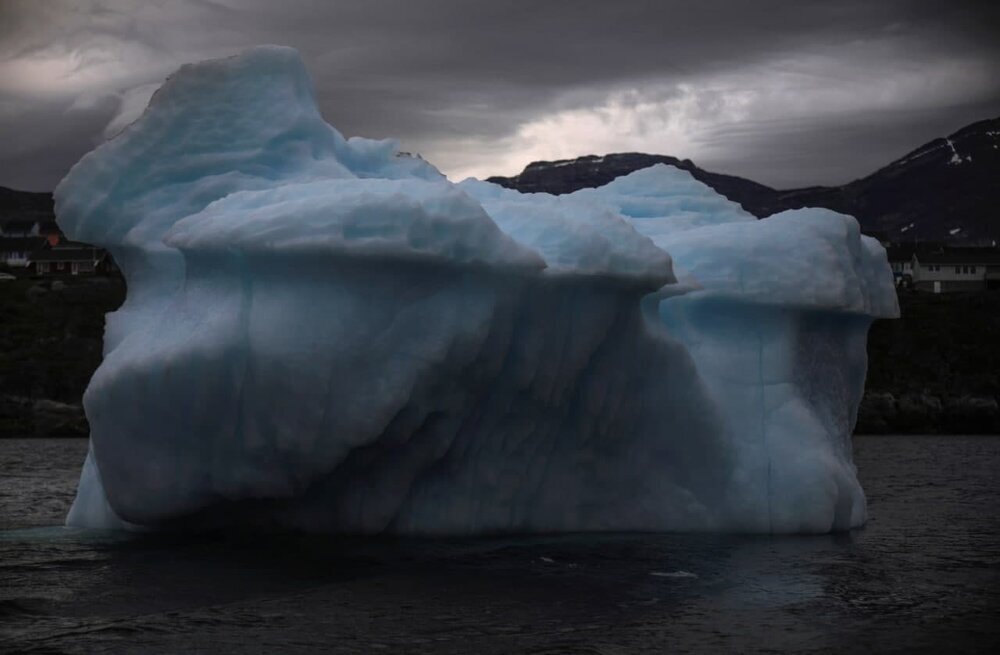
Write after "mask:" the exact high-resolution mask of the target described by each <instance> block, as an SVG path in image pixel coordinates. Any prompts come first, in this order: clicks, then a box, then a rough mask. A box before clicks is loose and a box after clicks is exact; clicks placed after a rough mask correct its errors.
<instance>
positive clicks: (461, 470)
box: [55, 46, 898, 535]
mask: <svg viewBox="0 0 1000 655" xmlns="http://www.w3.org/2000/svg"><path fill="white" fill-rule="evenodd" d="M55 198H56V212H57V216H58V221H59V224H60V225H61V227H62V228H63V230H65V232H66V233H67V234H68V235H69V236H70V237H71V238H73V239H79V240H83V241H88V242H91V243H95V244H99V245H101V246H103V247H105V248H107V249H108V250H109V251H110V252H111V253H112V254H113V256H114V258H115V260H116V261H117V262H118V264H119V266H120V267H121V269H122V272H123V274H124V276H125V278H126V281H127V286H128V294H127V299H126V301H125V303H124V304H123V305H122V307H121V308H120V309H118V310H117V311H116V312H113V313H111V314H109V315H108V317H107V326H106V330H105V348H104V359H103V362H102V364H101V365H100V367H99V368H98V370H97V371H96V372H95V374H94V376H93V378H92V380H91V382H90V385H89V387H88V389H87V391H86V394H85V396H84V407H85V409H86V413H87V417H88V419H89V421H90V425H91V441H90V450H89V454H88V456H87V460H86V462H85V464H84V467H83V471H82V474H81V479H80V484H79V489H78V493H77V497H76V500H75V501H74V503H73V506H72V508H71V510H70V512H69V515H68V517H67V523H68V524H69V525H71V526H78V527H87V528H104V529H108V528H112V529H133V530H189V529H206V528H228V527H233V528H251V529H264V530H268V529H292V530H306V531H323V532H341V533H357V534H379V533H395V534H447V535H457V534H483V533H498V532H556V531H591V530H593V531H598V530H618V531H625V530H643V531H731V532H765V533H767V532H770V533H793V532H828V531H831V530H846V529H850V528H852V527H856V526H859V525H861V524H863V523H864V521H865V518H866V510H865V497H864V493H863V491H862V489H861V486H860V484H859V483H858V479H857V475H856V471H855V468H854V465H853V463H852V455H851V442H850V434H851V431H852V428H853V425H854V421H855V416H856V412H857V408H858V404H859V402H860V397H861V393H862V390H863V387H864V377H865V367H866V355H865V342H866V334H867V329H868V327H869V325H870V324H871V322H872V321H873V320H874V319H875V318H880V317H893V316H896V315H897V313H898V308H897V304H896V296H895V292H894V289H893V285H892V275H891V272H890V270H889V267H888V264H887V261H886V256H885V252H884V250H883V249H882V248H881V246H880V245H879V244H878V243H877V242H875V241H874V240H872V239H870V238H868V237H865V236H863V235H861V234H860V232H859V229H858V225H857V222H856V221H855V220H854V219H853V218H851V217H849V216H844V215H841V214H837V213H834V212H830V211H826V210H817V209H803V210H797V211H790V212H784V213H782V214H778V215H775V216H772V217H769V218H766V219H763V220H756V219H755V218H753V217H752V216H750V215H749V214H747V213H746V212H744V211H743V210H742V209H741V208H740V207H739V205H736V204H735V203H732V202H730V201H728V200H726V199H725V198H724V197H722V196H720V195H718V194H716V193H715V192H714V191H713V190H711V189H710V188H708V187H706V186H704V185H702V184H701V183H699V182H697V181H695V180H694V179H693V178H691V176H690V175H689V174H688V173H686V172H683V171H680V170H677V169H675V168H672V167H667V166H663V165H659V166H654V167H652V168H649V169H645V170H642V171H638V172H636V173H633V174H631V175H628V176H626V177H622V178H619V179H616V180H614V181H613V182H611V183H610V184H608V185H606V186H604V187H602V188H599V189H584V190H581V191H577V192H575V193H573V194H569V195H565V196H558V197H557V196H551V195H547V194H520V193H518V192H515V191H512V190H508V189H503V188H501V187H499V186H496V185H493V184H489V183H486V182H481V181H478V180H472V179H470V180H465V181H463V182H461V183H459V184H454V183H452V182H450V181H449V180H447V179H446V178H445V177H444V176H443V175H441V174H440V173H439V172H438V171H437V170H436V169H435V168H434V167H433V166H431V165H430V164H428V163H427V162H425V161H424V160H422V159H420V158H419V157H413V156H409V155H406V154H405V153H401V152H399V148H398V145H397V143H395V142H393V141H391V140H385V141H374V140H368V139H362V138H350V139H345V138H344V137H343V136H342V135H341V134H340V133H339V132H337V131H336V130H335V129H334V128H333V127H331V126H330V125H328V124H327V123H326V122H325V121H324V120H323V119H322V117H321V116H320V113H319V111H318V109H317V106H316V102H315V99H314V93H313V89H312V84H311V81H310V78H309V76H308V73H307V71H306V69H305V66H304V65H303V63H302V61H301V59H300V57H299V56H298V54H297V53H296V52H295V51H294V50H292V49H290V48H283V47H277V46H264V47H258V48H254V49H251V50H248V51H246V52H244V53H242V54H240V55H238V56H235V57H231V58H227V59H221V60H213V61H206V62H202V63H198V64H193V65H187V66H184V67H182V68H181V69H180V70H178V71H177V72H176V73H175V74H174V75H173V76H171V77H170V78H168V79H167V80H166V82H165V83H164V84H163V85H162V87H161V88H160V89H159V90H158V91H157V92H156V93H155V94H154V95H153V97H152V99H151V100H150V103H149V106H148V108H147V109H146V111H145V113H144V114H143V115H142V116H141V117H140V118H139V119H138V120H137V121H136V122H135V123H133V124H132V125H130V126H128V127H126V128H124V130H122V132H120V133H119V134H118V135H117V136H115V137H114V138H112V139H111V140H109V141H107V142H106V143H104V144H102V145H100V146H99V147H98V148H96V149H95V150H94V151H92V152H90V153H89V154H87V155H86V156H84V157H83V158H82V159H81V160H80V161H79V162H78V163H77V164H76V165H75V166H74V167H73V169H72V170H71V171H70V172H69V173H68V174H67V176H66V177H65V178H64V179H63V181H62V182H61V183H60V184H59V186H58V188H57V189H56V192H55Z"/></svg>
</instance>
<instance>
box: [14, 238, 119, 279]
mask: <svg viewBox="0 0 1000 655" xmlns="http://www.w3.org/2000/svg"><path fill="white" fill-rule="evenodd" d="M106 257H107V252H106V251H105V250H103V249H101V248H95V247H93V246H89V245H86V244H76V243H72V242H64V244H63V245H60V246H59V247H58V248H47V249H45V250H40V251H38V252H36V253H35V255H34V256H33V257H32V258H31V265H32V267H33V268H34V273H35V274H36V275H94V274H95V273H97V272H99V271H100V270H102V267H103V265H104V260H105V258H106Z"/></svg>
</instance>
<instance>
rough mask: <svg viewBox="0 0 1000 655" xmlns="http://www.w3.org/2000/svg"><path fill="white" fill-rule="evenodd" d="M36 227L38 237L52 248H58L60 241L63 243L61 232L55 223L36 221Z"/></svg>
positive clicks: (63, 238) (63, 237)
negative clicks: (46, 241)
mask: <svg viewBox="0 0 1000 655" xmlns="http://www.w3.org/2000/svg"><path fill="white" fill-rule="evenodd" d="M37 225H38V236H42V237H45V238H46V239H48V240H49V245H50V246H52V247H53V248H55V247H56V246H58V245H59V242H60V241H64V240H65V239H66V237H65V236H64V235H63V233H62V230H60V229H59V224H58V223H56V222H55V221H38V223H37Z"/></svg>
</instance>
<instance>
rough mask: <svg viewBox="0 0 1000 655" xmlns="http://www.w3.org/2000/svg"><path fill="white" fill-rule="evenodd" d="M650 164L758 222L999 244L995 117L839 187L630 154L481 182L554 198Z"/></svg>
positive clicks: (999, 135) (544, 165)
mask: <svg viewBox="0 0 1000 655" xmlns="http://www.w3.org/2000/svg"><path fill="white" fill-rule="evenodd" d="M657 163H664V164H670V165H673V166H677V167H678V168H681V169H683V170H686V171H688V172H690V173H691V175H692V176H693V177H694V178H695V179H697V180H699V181H701V182H703V183H705V184H707V185H708V186H710V187H712V188H713V189H715V190H716V191H718V192H719V193H721V194H722V195H724V196H726V197H727V198H729V199H730V200H733V201H735V202H738V203H739V204H741V205H742V206H743V208H744V209H746V210H747V211H748V212H750V213H751V214H753V215H755V216H757V217H760V218H763V217H765V216H770V215H771V214H773V213H775V212H779V211H783V210H785V209H797V208H800V207H827V208H829V209H833V210H835V211H839V212H843V213H845V214H851V215H853V216H854V217H856V218H857V219H858V221H859V222H860V223H861V226H862V229H864V230H865V231H866V232H868V233H876V232H879V233H884V234H885V235H886V236H887V237H888V238H889V239H891V240H893V241H918V240H919V241H940V242H949V243H972V242H982V241H985V242H988V241H992V240H994V239H996V240H1000V212H998V211H997V208H998V207H1000V117H998V118H992V119H989V120H985V121H979V122H978V123H973V124H972V125H969V126H967V127H964V128H962V129H961V130H959V131H957V132H955V133H954V134H952V135H950V136H948V137H947V138H938V139H934V140H933V141H931V142H929V143H926V144H924V145H922V146H920V147H919V148H917V149H916V150H914V151H912V152H910V153H909V154H907V155H906V156H904V157H901V158H900V159H897V160H896V161H894V162H892V163H890V164H888V165H887V166H885V167H883V168H881V169H879V170H877V171H875V172H874V173H872V174H871V175H869V176H867V177H864V178H861V179H859V180H855V181H853V182H850V183H848V184H845V185H843V186H831V187H822V186H817V187H807V188H803V189H789V190H778V189H772V188H771V187H768V186H765V185H763V184H759V183H757V182H753V181H751V180H747V179H744V178H741V177H736V176H734V175H722V174H719V173H712V172H710V171H706V170H704V169H702V168H699V167H698V166H696V165H695V164H694V163H693V162H692V161H691V160H690V159H684V160H679V159H677V158H675V157H669V156H666V155H649V154H643V153H635V152H630V153H620V154H612V155H604V156H602V157H599V156H595V155H588V156H586V157H580V158H578V159H568V160H561V161H553V162H547V161H540V162H534V163H531V164H529V165H528V166H527V167H526V168H525V169H524V171H523V172H521V173H520V174H519V175H515V176H513V177H491V178H489V181H490V182H494V183H496V184H499V185H501V186H505V187H508V188H511V189H517V190H519V191H522V192H539V191H544V192H547V193H554V194H561V193H569V192H571V191H576V190H577V189H582V188H585V187H594V186H600V185H602V184H607V183H608V182H610V181H611V180H613V179H615V178H616V177H619V176H621V175H627V174H628V173H631V172H632V171H635V170H639V169H640V168H646V167H648V166H652V165H653V164H657Z"/></svg>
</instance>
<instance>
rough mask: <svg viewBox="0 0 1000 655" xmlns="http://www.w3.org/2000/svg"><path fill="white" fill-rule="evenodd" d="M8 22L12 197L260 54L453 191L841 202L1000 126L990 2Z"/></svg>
mask: <svg viewBox="0 0 1000 655" xmlns="http://www.w3.org/2000/svg"><path fill="white" fill-rule="evenodd" d="M0 3H2V4H0V11H2V17H0V18H2V20H0V139H4V137H8V136H11V135H20V136H18V145H17V146H16V147H13V146H12V145H10V144H11V142H10V141H8V140H6V139H4V140H3V141H2V142H0V184H4V185H11V186H19V187H23V188H51V187H52V186H53V185H54V183H55V182H56V181H57V180H58V178H59V177H60V175H61V174H62V173H63V172H64V171H65V170H66V169H67V168H68V166H69V165H71V164H72V162H73V161H74V160H75V159H76V158H78V157H79V156H80V155H81V154H83V152H85V151H86V150H87V149H89V147H91V144H92V143H93V142H95V141H96V140H99V139H100V138H101V135H102V133H103V132H104V127H105V125H106V123H107V121H111V120H112V119H113V118H114V116H115V115H116V114H118V113H119V111H122V112H124V113H122V115H121V116H120V117H119V122H120V120H123V119H125V118H128V117H130V116H131V113H130V112H132V111H133V109H132V108H134V107H136V106H139V105H141V104H142V103H141V101H142V100H143V98H144V96H143V95H142V94H143V93H147V95H148V90H147V91H143V90H142V89H141V88H140V89H139V90H138V91H133V89H136V88H137V87H143V85H147V89H151V88H152V87H149V86H148V85H149V84H150V83H151V82H157V81H160V80H162V78H163V77H164V75H166V74H168V73H169V72H170V71H171V70H173V69H174V68H176V66H178V65H179V64H181V63H183V62H187V61H193V60H197V59H202V58H206V57H216V56H223V55H226V54H230V53H234V52H238V51H239V50H240V49H242V48H245V47H247V46H250V45H255V44H258V43H283V44H287V45H292V46H294V47H296V48H298V49H299V50H300V51H301V52H302V53H303V56H304V57H305V59H306V61H307V64H308V65H309V67H310V70H311V71H312V73H313V75H314V77H315V80H316V87H317V96H318V99H319V102H320V105H321V108H322V110H323V112H324V115H325V116H326V118H327V119H328V120H329V121H330V122H331V123H333V124H334V125H336V126H337V127H338V129H340V130H341V131H342V132H344V133H345V134H348V135H353V134H361V135H365V136H372V137H387V136H392V137H396V138H399V139H401V140H402V142H403V147H404V148H406V149H413V150H419V151H421V152H422V153H423V154H424V155H425V156H427V157H428V158H429V159H431V161H434V162H435V163H437V164H438V165H439V166H441V167H442V168H443V169H444V170H445V171H446V172H449V173H452V174H454V173H459V174H462V173H467V172H472V173H477V174H486V173H489V172H498V173H510V172H514V170H516V169H518V168H520V167H521V166H523V165H524V164H526V163H527V161H528V160H529V159H532V158H539V157H546V158H554V157H562V156H571V155H576V154H585V153H587V152H600V151H608V150H636V149H639V150H647V151H660V152H668V153H669V154H676V155H680V156H690V157H692V158H694V159H695V160H696V161H698V162H699V163H702V164H704V165H708V164H711V165H713V166H715V167H717V168H722V169H725V170H729V171H731V172H736V173H739V174H744V175H748V176H751V177H754V176H756V177H757V179H760V180H761V181H764V182H767V183H771V184H776V185H779V186H789V185H795V184H804V183H814V182H822V181H828V182H838V181H843V180H844V179H845V178H850V177H856V176H858V175H862V174H864V173H867V172H868V171H869V169H870V168H872V167H874V166H876V165H878V164H881V163H884V162H885V161H886V160H887V159H889V158H892V157H894V156H898V155H899V154H902V152H905V151H906V150H908V149H909V148H910V147H913V146H916V145H918V144H919V143H920V142H921V141H922V140H926V139H927V138H931V137H933V136H937V135H938V134H940V133H942V132H946V131H950V130H953V129H955V128H957V127H960V126H961V125H962V124H964V123H965V122H968V121H969V120H972V119H976V118H983V117H986V116H987V115H990V114H996V113H1000V90H998V86H997V82H996V80H998V79H1000V64H998V63H997V62H1000V48H998V46H997V41H998V39H997V36H998V34H997V29H996V28H997V25H998V24H1000V11H998V10H997V9H996V8H993V6H992V5H991V4H973V3H965V4H963V3H941V2H908V1H904V0H889V1H883V2H870V1H867V0H866V1H857V2H812V1H809V0H805V1H798V2H796V1H790V0H782V1H777V0H767V1H763V2H698V3H689V2H626V1H622V0H617V1H616V2H608V1H605V2H583V1H580V0H574V1H567V2H552V1H550V2H541V1H539V2H519V3H502V2H469V1H458V0H432V1H420V2H417V1H412V0H411V1H397V2H388V1H386V2H382V1H371V0H369V1H359V2H318V1H317V2H271V1H266V2H265V1H263V0H261V1H257V2H235V1H232V2H229V1H215V2H209V1H202V2H196V1H193V0H192V1H187V2H173V3H157V4H156V5H151V4H149V3H146V4H143V3H132V2H124V1H121V2H120V1H117V0H106V1H103V2H99V1H93V2H67V3H64V4H59V3H39V2H11V1H9V0H8V1H4V0H0ZM979 111H985V112H986V114H985V115H981V114H976V113H975V112H979ZM102 122H103V124H102ZM890 134H891V136H886V135H890ZM29 137H30V138H29ZM26 139H27V140H28V141H30V143H25V141H26Z"/></svg>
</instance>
